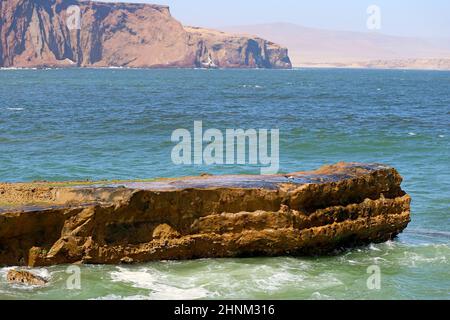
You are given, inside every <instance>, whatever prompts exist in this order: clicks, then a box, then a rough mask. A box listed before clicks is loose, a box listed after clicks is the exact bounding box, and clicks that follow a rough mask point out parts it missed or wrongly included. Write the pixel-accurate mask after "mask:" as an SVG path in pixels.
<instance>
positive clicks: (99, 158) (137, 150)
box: [0, 69, 450, 299]
mask: <svg viewBox="0 0 450 320" xmlns="http://www.w3.org/2000/svg"><path fill="white" fill-rule="evenodd" d="M194 121H203V127H204V128H205V129H208V128H217V129H220V130H223V131H224V130H225V129H227V128H243V129H248V128H254V129H259V128H265V129H274V128H278V129H280V157H281V171H282V172H290V171H299V170H309V169H315V168H317V167H319V166H321V165H323V164H328V163H334V162H338V161H362V162H382V163H386V164H390V165H392V166H395V167H396V168H397V169H398V170H399V171H400V173H401V174H402V176H403V177H404V184H403V187H404V189H405V190H406V191H407V192H408V193H410V194H411V196H412V198H413V202H412V219H413V221H412V223H411V224H410V226H409V227H408V229H407V230H406V231H405V233H403V234H402V235H400V237H399V238H398V239H397V240H396V241H392V242H389V243H385V244H378V245H371V246H368V247H363V248H357V249H353V250H349V251H346V252H343V253H341V254H338V255H336V256H331V257H309V258H294V257H280V258H255V259H223V260H199V261H186V262H158V263H148V264H144V265H137V266H83V267H81V290H67V288H66V280H67V277H68V276H69V275H68V274H66V272H65V271H66V266H58V267H51V268H47V269H37V270H36V271H38V272H41V273H42V274H44V275H45V276H46V277H48V278H49V279H50V283H49V285H48V286H47V287H45V288H40V289H37V288H31V289H29V288H28V289H25V288H20V287H12V286H9V285H8V284H6V281H5V274H6V272H7V268H3V269H0V299H1V298H3V299H14V298H26V299H33V298H37V299H45V298H56V299H64V298H83V299H84V298H89V299H102V298H106V299H115V298H132V299H134V298H143V299H165V298H193V299H208V298H212V299H216V298H276V299H277V298H284V299H300V298H301V299H336V298H337V299H345V298H351V299H353V298H356V299H380V298H385V299H408V298H425V299H437V298H444V299H450V219H449V214H450V169H449V163H450V161H449V160H450V73H449V72H432V71H389V70H379V71H375V70H327V69H323V70H314V69H310V70H292V71H276V70H117V69H114V70H94V69H86V70H77V69H74V70H0V181H33V180H58V181H59V180H75V179H76V180H84V179H95V180H97V179H135V178H153V177H176V176H186V175H196V174H199V173H203V172H210V173H213V174H222V173H255V174H257V173H259V168H258V167H254V166H253V167H252V166H238V165H234V166H211V167H207V166H175V165H173V164H172V163H171V158H170V155H171V149H172V147H173V146H174V143H172V142H171V140H170V138H171V134H172V131H173V130H175V129H178V128H186V129H188V130H190V131H191V132H192V131H193V124H194ZM371 265H377V266H379V267H380V270H381V289H380V290H369V289H368V288H367V285H366V281H367V278H368V277H369V274H367V268H368V267H369V266H371Z"/></svg>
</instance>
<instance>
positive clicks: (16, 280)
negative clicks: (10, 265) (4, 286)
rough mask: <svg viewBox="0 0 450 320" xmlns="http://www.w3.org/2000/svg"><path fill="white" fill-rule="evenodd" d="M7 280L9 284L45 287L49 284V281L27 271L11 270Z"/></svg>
mask: <svg viewBox="0 0 450 320" xmlns="http://www.w3.org/2000/svg"><path fill="white" fill-rule="evenodd" d="M6 279H7V281H8V282H9V283H13V284H25V285H29V286H44V285H46V284H47V280H45V279H44V278H42V277H39V276H37V275H35V274H33V273H32V272H29V271H26V270H10V271H8V274H7V276H6Z"/></svg>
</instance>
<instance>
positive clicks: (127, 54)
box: [0, 0, 291, 68]
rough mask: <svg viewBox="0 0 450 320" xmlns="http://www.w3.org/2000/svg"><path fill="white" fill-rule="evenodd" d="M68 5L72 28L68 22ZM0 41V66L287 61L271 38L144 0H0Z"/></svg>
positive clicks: (285, 64) (284, 64) (262, 64)
mask: <svg viewBox="0 0 450 320" xmlns="http://www.w3.org/2000/svg"><path fill="white" fill-rule="evenodd" d="M71 6H78V7H79V9H80V10H79V12H80V15H79V16H80V19H79V21H80V28H72V27H71V28H69V26H68V23H67V21H68V19H70V18H76V17H77V16H78V15H77V13H76V12H74V11H70V10H68V9H69V8H70V7H71ZM72 21H73V19H72ZM0 40H1V45H0V66H2V67H69V66H79V67H111V66H115V67H137V68H139V67H222V68H230V67H231V68H241V67H242V68H291V62H290V60H289V57H288V54H287V49H285V48H281V47H280V46H278V45H276V44H274V43H272V42H269V41H266V40H263V39H260V38H250V37H244V36H236V35H230V34H226V33H222V32H218V31H212V30H206V29H200V28H192V27H186V28H185V27H183V25H181V23H180V22H178V21H177V20H175V19H174V18H173V17H172V16H171V14H170V11H169V8H168V7H166V6H160V5H150V4H132V3H102V2H92V1H76V0H2V1H1V2H0Z"/></svg>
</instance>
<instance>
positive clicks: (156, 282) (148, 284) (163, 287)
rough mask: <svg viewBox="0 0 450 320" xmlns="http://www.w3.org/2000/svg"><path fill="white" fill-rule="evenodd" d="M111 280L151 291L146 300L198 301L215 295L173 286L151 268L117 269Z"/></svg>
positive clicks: (201, 289)
mask: <svg viewBox="0 0 450 320" xmlns="http://www.w3.org/2000/svg"><path fill="white" fill-rule="evenodd" d="M111 279H112V281H113V282H122V283H129V284H131V285H132V286H133V287H135V288H140V289H147V290H150V291H151V292H150V293H149V295H148V296H147V297H145V298H146V299H151V300H172V299H174V300H184V299H188V300H197V299H203V298H207V297H211V296H213V295H214V294H213V293H212V292H210V291H208V290H206V289H205V288H203V287H202V286H196V287H190V288H186V287H184V288H183V287H181V286H179V285H174V284H171V283H170V281H168V279H167V275H166V274H164V273H162V272H159V271H157V270H154V269H150V268H142V269H139V270H137V271H133V270H129V269H126V268H123V267H117V271H113V272H111ZM164 281H166V282H169V283H164Z"/></svg>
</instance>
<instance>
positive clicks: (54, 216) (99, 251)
mask: <svg viewBox="0 0 450 320" xmlns="http://www.w3.org/2000/svg"><path fill="white" fill-rule="evenodd" d="M401 181H402V178H401V177H400V175H399V174H398V173H397V171H396V170H395V169H393V168H391V167H387V166H384V165H378V164H356V163H340V164H337V165H333V166H325V167H323V168H321V169H319V170H317V171H312V172H296V173H291V174H288V175H273V176H249V175H243V176H203V177H193V178H184V179H168V180H167V179H166V180H161V181H155V182H121V183H120V184H116V185H114V184H111V185H104V186H90V185H80V186H77V187H67V186H58V185H57V184H54V185H53V186H51V187H50V186H48V185H47V184H46V183H35V184H6V185H0V189H2V190H3V192H2V193H0V203H8V202H9V204H8V206H3V207H1V206H0V264H2V265H20V264H28V265H31V266H45V265H53V264H66V263H88V264H89V263H93V264H99V263H106V264H118V263H132V262H133V263H139V262H145V261H153V260H174V259H194V258H212V257H241V256H257V255H259V256H277V255H309V254H326V253H329V252H332V251H333V250H335V249H338V248H341V247H347V246H354V245H363V244H367V243H370V242H382V241H386V240H389V239H393V238H394V237H395V236H396V235H397V234H398V233H400V232H402V231H403V229H405V228H406V226H407V225H408V223H409V221H410V197H409V196H408V195H407V194H406V193H405V192H404V191H403V190H402V189H401V186H400V184H401ZM119 186H121V187H120V188H119ZM30 189H34V190H35V192H33V193H30V192H29V190H30ZM50 189H51V191H49V190H50ZM34 196H36V197H37V199H39V205H36V204H35V205H33V201H34V199H35V198H34ZM43 202H47V204H45V205H44V204H42V203H43Z"/></svg>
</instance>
